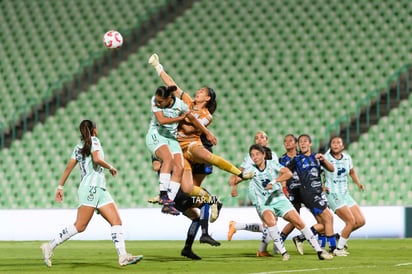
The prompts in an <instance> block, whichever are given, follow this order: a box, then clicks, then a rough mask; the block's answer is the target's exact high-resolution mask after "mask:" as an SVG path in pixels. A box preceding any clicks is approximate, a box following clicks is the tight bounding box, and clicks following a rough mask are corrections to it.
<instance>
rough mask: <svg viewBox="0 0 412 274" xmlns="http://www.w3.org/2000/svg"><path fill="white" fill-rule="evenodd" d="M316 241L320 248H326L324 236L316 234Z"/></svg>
mask: <svg viewBox="0 0 412 274" xmlns="http://www.w3.org/2000/svg"><path fill="white" fill-rule="evenodd" d="M318 240H319V244H320V247H322V248H325V247H326V235H325V234H318Z"/></svg>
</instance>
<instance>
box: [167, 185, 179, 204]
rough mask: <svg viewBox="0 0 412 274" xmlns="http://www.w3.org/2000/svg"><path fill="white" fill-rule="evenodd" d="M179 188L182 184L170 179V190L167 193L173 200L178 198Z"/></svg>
mask: <svg viewBox="0 0 412 274" xmlns="http://www.w3.org/2000/svg"><path fill="white" fill-rule="evenodd" d="M179 189H180V184H179V183H178V182H175V181H170V184H169V191H168V192H167V193H168V195H169V198H170V199H171V200H174V199H175V198H176V194H177V192H178V191H179Z"/></svg>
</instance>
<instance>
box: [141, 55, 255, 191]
mask: <svg viewBox="0 0 412 274" xmlns="http://www.w3.org/2000/svg"><path fill="white" fill-rule="evenodd" d="M148 63H149V64H151V65H152V66H153V67H154V68H155V69H156V71H157V73H158V75H159V76H160V78H161V79H162V81H163V83H164V84H165V85H167V86H176V87H177V90H176V91H175V92H174V94H175V96H176V97H179V98H181V99H182V100H183V101H184V102H185V103H186V104H187V105H188V107H189V110H190V111H191V112H192V113H193V116H195V117H196V119H195V120H197V123H199V124H200V125H196V124H194V121H193V120H190V121H189V120H187V119H185V120H182V121H181V122H180V124H179V131H178V135H177V139H178V141H179V144H180V146H181V148H182V151H183V155H184V172H183V178H182V182H181V187H182V190H183V191H184V192H185V193H187V194H189V195H195V196H198V195H199V194H200V193H198V191H201V189H199V188H198V189H196V188H194V187H193V186H194V185H193V178H192V176H193V175H192V167H191V165H192V164H196V163H208V164H212V165H214V166H217V167H218V168H220V169H222V170H225V171H227V172H229V173H232V174H234V175H237V176H239V177H240V178H246V179H249V178H251V177H252V176H253V174H244V173H243V172H242V171H240V170H239V169H238V168H237V167H235V166H234V165H233V164H232V163H230V162H229V161H227V160H225V159H223V158H222V157H220V156H218V155H216V154H213V153H211V152H210V151H208V150H207V149H206V148H205V147H204V146H203V144H202V142H201V140H200V135H201V134H202V133H203V134H205V135H206V136H207V139H208V140H209V141H212V139H211V138H209V136H213V134H212V133H211V132H210V131H209V130H208V129H207V126H208V125H209V124H210V123H211V122H212V120H213V116H212V114H213V113H214V111H215V110H216V107H217V102H216V93H215V91H214V90H213V89H212V88H209V87H202V88H200V89H199V90H198V91H197V92H196V96H195V97H194V98H193V99H192V98H191V97H190V96H189V95H188V94H187V93H185V92H184V91H183V90H181V89H180V88H179V87H178V86H177V85H176V83H175V81H174V80H173V79H172V77H171V76H170V75H169V74H168V73H166V71H165V70H164V69H163V66H162V65H161V64H160V62H159V57H158V56H157V54H153V55H152V56H150V58H149V60H148ZM213 137H214V136H213ZM214 141H215V142H213V141H212V143H213V144H214V145H216V143H217V140H214Z"/></svg>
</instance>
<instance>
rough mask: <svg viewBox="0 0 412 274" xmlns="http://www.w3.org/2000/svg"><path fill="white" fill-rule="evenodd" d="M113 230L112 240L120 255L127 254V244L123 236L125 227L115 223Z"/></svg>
mask: <svg viewBox="0 0 412 274" xmlns="http://www.w3.org/2000/svg"><path fill="white" fill-rule="evenodd" d="M111 230H112V240H113V243H114V246H115V248H116V250H117V254H118V255H119V256H121V255H125V254H127V252H126V244H125V243H124V238H123V228H122V226H121V225H114V226H112V228H111Z"/></svg>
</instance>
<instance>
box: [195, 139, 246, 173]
mask: <svg viewBox="0 0 412 274" xmlns="http://www.w3.org/2000/svg"><path fill="white" fill-rule="evenodd" d="M189 151H190V153H191V154H192V157H193V161H194V162H196V163H209V164H212V165H214V166H216V167H218V168H220V169H222V170H224V171H227V172H229V173H232V174H234V175H237V176H239V177H241V178H244V179H250V178H251V177H253V174H252V175H251V174H243V172H242V171H241V170H240V169H238V168H237V167H236V166H235V165H234V164H232V163H231V162H229V161H228V160H226V159H224V158H222V157H220V156H218V155H216V154H213V153H211V152H210V151H208V150H207V149H206V148H205V147H203V146H191V147H189Z"/></svg>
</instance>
